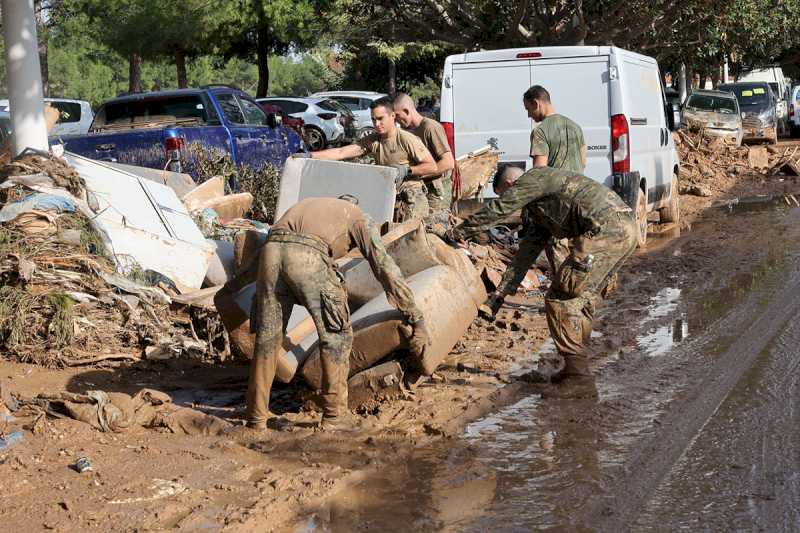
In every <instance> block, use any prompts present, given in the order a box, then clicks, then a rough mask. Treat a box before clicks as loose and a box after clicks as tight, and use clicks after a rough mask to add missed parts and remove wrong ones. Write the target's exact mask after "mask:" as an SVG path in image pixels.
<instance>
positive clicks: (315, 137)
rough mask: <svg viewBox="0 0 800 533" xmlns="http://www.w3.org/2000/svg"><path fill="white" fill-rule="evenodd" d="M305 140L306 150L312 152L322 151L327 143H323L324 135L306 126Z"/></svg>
mask: <svg viewBox="0 0 800 533" xmlns="http://www.w3.org/2000/svg"><path fill="white" fill-rule="evenodd" d="M305 140H306V144H307V145H308V149H309V150H311V151H312V152H316V151H317V150H324V149H325V146H326V145H327V142H326V141H325V134H324V133H322V131H320V130H318V129H317V128H315V127H313V126H306V129H305Z"/></svg>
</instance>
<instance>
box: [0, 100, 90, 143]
mask: <svg viewBox="0 0 800 533" xmlns="http://www.w3.org/2000/svg"><path fill="white" fill-rule="evenodd" d="M44 103H45V104H49V105H51V106H53V107H55V108H56V109H58V112H59V113H60V115H61V117H60V118H59V119H58V122H56V125H55V126H54V127H53V131H51V132H50V135H53V136H67V135H85V134H87V133H88V132H89V126H91V125H92V120H94V113H92V106H91V105H89V102H86V101H84V100H71V99H68V98H45V99H44ZM0 111H10V106H9V103H8V100H0Z"/></svg>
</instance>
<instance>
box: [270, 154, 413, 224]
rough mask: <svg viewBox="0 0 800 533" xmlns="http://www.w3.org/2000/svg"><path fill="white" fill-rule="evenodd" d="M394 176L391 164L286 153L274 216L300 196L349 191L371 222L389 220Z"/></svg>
mask: <svg viewBox="0 0 800 533" xmlns="http://www.w3.org/2000/svg"><path fill="white" fill-rule="evenodd" d="M396 176H397V171H396V170H395V169H393V168H392V167H382V166H377V165H361V164H357V163H344V162H341V161H323V160H320V159H303V158H294V157H290V158H289V159H287V160H286V164H285V165H284V167H283V173H282V174H281V186H280V193H279V194H278V205H277V208H276V211H275V220H277V219H279V218H280V217H281V216H282V215H283V214H284V213H285V212H286V211H287V210H288V209H289V208H290V207H292V206H293V205H294V204H296V203H297V202H299V201H300V200H303V199H304V198H313V197H323V198H338V197H339V196H341V195H343V194H351V195H353V196H355V197H356V198H358V206H359V207H360V208H361V209H363V210H364V212H365V213H367V214H368V215H369V216H370V217H372V220H373V221H374V222H376V223H378V224H382V223H384V222H388V221H391V220H392V217H393V214H394V200H395V186H394V180H395V177H396Z"/></svg>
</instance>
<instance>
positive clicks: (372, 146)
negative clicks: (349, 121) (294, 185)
mask: <svg viewBox="0 0 800 533" xmlns="http://www.w3.org/2000/svg"><path fill="white" fill-rule="evenodd" d="M369 107H370V116H371V117H372V125H373V126H374V127H375V132H374V133H371V134H369V135H367V136H365V137H362V138H361V139H359V141H358V143H357V144H349V145H347V146H340V147H338V148H329V149H327V150H320V151H319V152H312V153H311V157H312V158H314V159H325V160H329V161H341V160H343V159H352V158H354V157H361V156H362V155H364V154H370V155H371V156H372V157H373V158H375V164H377V165H383V166H388V167H394V168H396V169H397V172H398V185H397V203H396V209H395V222H405V221H406V220H411V219H412V218H418V219H426V218H428V216H429V214H430V206H429V204H428V196H427V189H426V188H425V182H424V180H423V177H424V176H430V175H432V174H435V173H436V172H437V167H436V162H435V161H434V160H433V156H432V155H431V153H430V152H429V151H428V149H427V148H425V145H424V144H423V143H422V141H421V140H420V139H419V138H418V137H417V136H416V135H414V134H413V133H410V132H407V131H404V130H401V129H400V128H398V127H397V124H396V122H395V121H396V115H395V112H394V108H393V104H392V100H391V99H390V98H388V97H383V98H378V99H377V100H375V101H373V102H372V103H371V104H370V106H369Z"/></svg>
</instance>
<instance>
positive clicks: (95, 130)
mask: <svg viewBox="0 0 800 533" xmlns="http://www.w3.org/2000/svg"><path fill="white" fill-rule="evenodd" d="M64 141H65V143H64V144H65V149H66V150H68V151H71V152H74V153H76V154H79V155H82V156H85V157H89V158H91V159H98V160H101V161H118V162H120V163H128V164H131V165H139V166H143V167H149V168H157V169H165V168H166V169H169V170H173V171H176V172H188V173H189V174H191V175H192V177H194V178H195V179H196V178H197V176H196V174H195V166H194V160H193V157H192V152H191V150H189V149H188V148H189V145H191V144H194V143H197V144H199V145H200V147H202V148H203V149H206V150H207V149H210V148H216V149H218V150H221V151H224V152H228V153H229V154H230V156H231V158H232V159H233V161H234V162H235V163H236V164H237V165H250V166H252V167H255V168H259V167H261V166H263V165H264V164H265V163H269V164H271V165H273V166H275V167H277V168H282V167H283V164H284V162H285V161H286V158H287V157H289V155H291V154H293V153H295V152H297V151H299V150H302V141H301V139H300V137H299V136H298V135H297V134H296V133H295V132H294V131H292V130H291V129H288V128H286V127H284V126H282V125H280V124H279V123H278V120H277V117H276V116H275V115H268V114H266V113H264V111H262V110H261V107H260V106H259V105H258V104H257V103H256V102H255V100H253V99H252V98H251V97H250V96H249V95H248V94H247V93H245V92H243V91H241V90H239V89H236V88H233V87H228V86H219V85H214V86H205V87H201V88H199V89H180V90H175V91H159V92H150V93H139V94H131V95H126V96H122V97H119V98H114V99H112V100H109V101H108V102H106V103H104V104H103V105H101V106H100V108H99V109H98V110H97V115H96V116H95V118H94V122H92V126H91V128H90V129H89V133H88V134H87V135H79V136H74V137H68V138H66V139H64ZM51 142H58V138H51ZM231 186H232V187H233V188H234V189H237V188H238V185H237V184H236V183H232V184H231Z"/></svg>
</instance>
